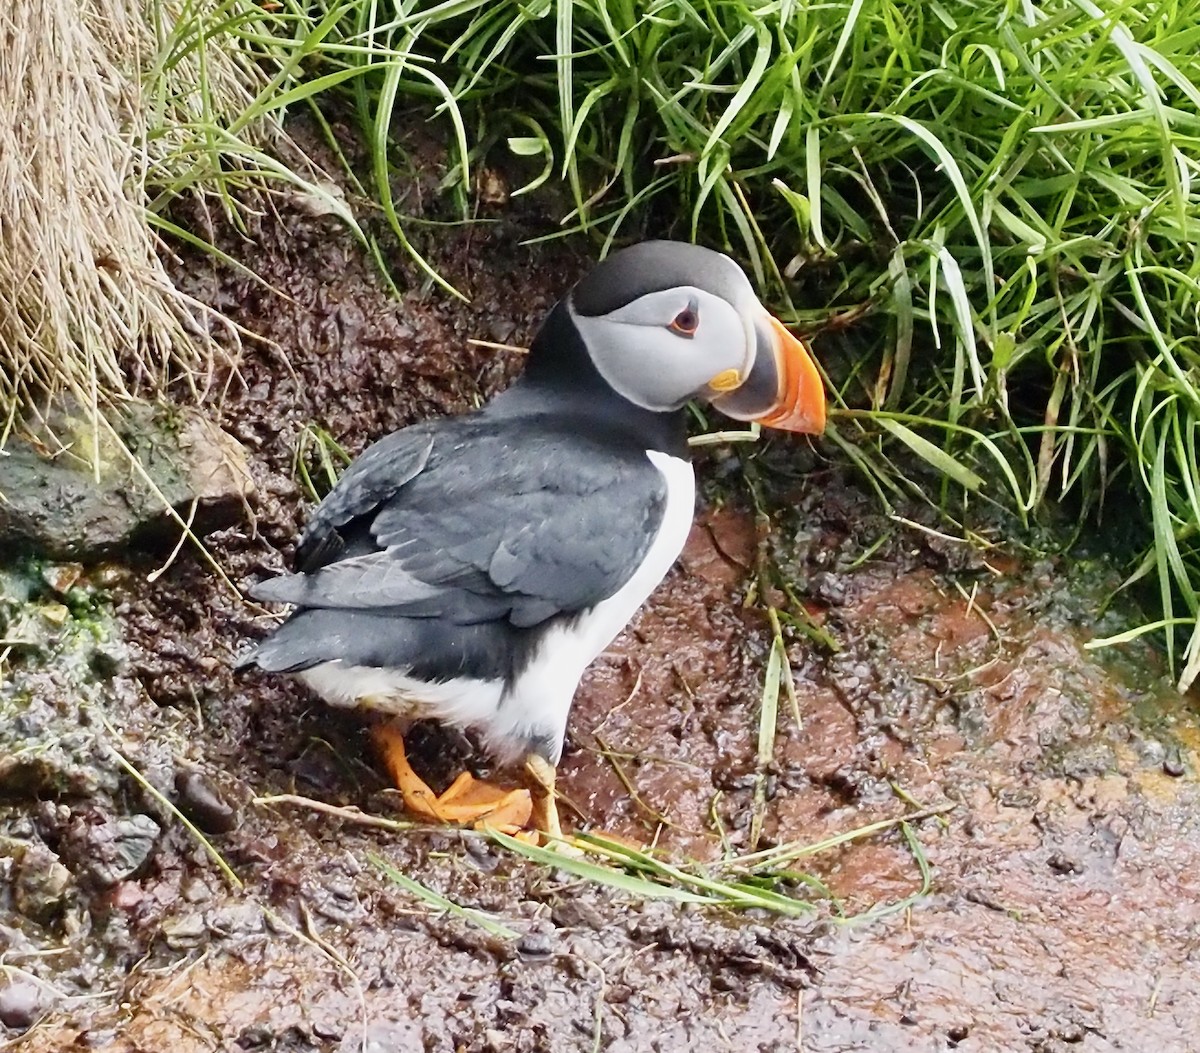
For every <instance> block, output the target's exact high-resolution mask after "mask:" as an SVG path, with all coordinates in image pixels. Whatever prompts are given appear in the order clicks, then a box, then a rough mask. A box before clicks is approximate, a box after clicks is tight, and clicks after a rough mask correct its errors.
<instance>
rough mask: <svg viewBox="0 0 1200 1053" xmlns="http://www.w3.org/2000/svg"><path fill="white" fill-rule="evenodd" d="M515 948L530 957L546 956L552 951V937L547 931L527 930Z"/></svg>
mask: <svg viewBox="0 0 1200 1053" xmlns="http://www.w3.org/2000/svg"><path fill="white" fill-rule="evenodd" d="M517 950H518V951H519V952H520V953H521V954H523V955H526V956H527V957H530V958H548V957H550V955H551V953H553V951H554V938H553V937H552V936H551V935H550V934H549V933H548V932H527V933H526V934H525V935H524V936H522V937H521V940H520V942H519V943H518V944H517Z"/></svg>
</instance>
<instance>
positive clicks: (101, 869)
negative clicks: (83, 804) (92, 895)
mask: <svg viewBox="0 0 1200 1053" xmlns="http://www.w3.org/2000/svg"><path fill="white" fill-rule="evenodd" d="M161 832H162V831H161V830H160V829H159V825H158V823H156V822H155V821H154V820H153V819H151V818H150V816H148V815H132V816H129V817H128V818H127V819H108V820H105V821H104V822H101V823H97V824H95V825H94V826H88V827H87V828H86V831H85V833H84V840H85V842H86V849H87V851H86V862H85V864H84V865H85V868H86V872H87V875H88V877H90V878H91V880H92V881H93V882H94V883H95V884H96V885H97V886H99V887H100V888H110V887H111V886H113V885H115V884H116V883H117V882H118V881H124V880H126V879H127V878H130V877H133V875H134V874H135V873H137V871H138V870H140V869H141V867H142V864H143V863H145V862H146V860H147V859H149V858H150V854H151V853H152V852H153V851H154V845H155V842H157V840H158V835H159V834H160V833H161Z"/></svg>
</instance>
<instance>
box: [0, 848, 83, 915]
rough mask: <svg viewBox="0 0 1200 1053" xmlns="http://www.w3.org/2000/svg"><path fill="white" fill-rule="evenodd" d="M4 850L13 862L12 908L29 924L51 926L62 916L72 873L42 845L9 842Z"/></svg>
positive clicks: (68, 893)
mask: <svg viewBox="0 0 1200 1053" xmlns="http://www.w3.org/2000/svg"><path fill="white" fill-rule="evenodd" d="M5 847H6V850H7V851H10V852H12V854H13V856H14V858H15V860H16V868H15V873H14V874H13V882H12V890H13V904H14V905H15V906H16V908H17V910H18V912H19V913H20V914H22V915H23V916H24V917H26V918H28V919H29V920H30V921H35V922H37V923H38V924H39V925H49V924H51V923H52V922H54V921H55V919H56V918H58V917H59V916H60V915H61V914H62V912H63V910H64V909H65V907H66V905H67V902H68V900H69V898H70V895H71V892H72V888H73V881H72V878H71V872H70V871H69V870H68V869H67V868H66V867H65V866H63V865H62V863H61V862H60V861H59V858H58V856H56V855H55V854H54V853H53V852H51V851H50V849H48V848H47V847H46V846H45V845H41V844H37V843H29V844H25V845H18V844H17V843H15V842H10V843H9V844H8V845H6V846H5Z"/></svg>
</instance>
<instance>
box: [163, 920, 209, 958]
mask: <svg viewBox="0 0 1200 1053" xmlns="http://www.w3.org/2000/svg"><path fill="white" fill-rule="evenodd" d="M162 934H163V939H164V940H166V941H167V946H168V947H170V948H171V950H173V951H186V950H190V949H191V948H192V947H196V946H198V945H199V944H200V943H201V941H203V940H204V938H205V937H206V936H207V935H208V926H207V925H206V924H205V921H204V918H203V916H202V915H200V914H179V915H175V916H174V917H170V918H166V919H165V920H164V921H163V923H162Z"/></svg>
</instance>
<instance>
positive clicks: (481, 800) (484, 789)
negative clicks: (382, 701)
mask: <svg viewBox="0 0 1200 1053" xmlns="http://www.w3.org/2000/svg"><path fill="white" fill-rule="evenodd" d="M371 737H372V739H374V742H375V747H376V748H377V749H378V750H379V753H380V755H381V756H382V757H383V763H384V764H385V765H386V766H387V769H388V773H389V774H390V775H391V777H392V781H393V782H395V784H396V788H397V789H398V790H399V791H400V796H401V797H402V798H403V799H404V806H405V807H406V808H407V809H408V810H409V811H410V812H412V813H413V814H414V815H419V816H420V817H421V818H422V819H428V820H430V821H431V822H435V823H449V824H454V825H464V824H468V823H469V824H472V825H474V826H475V828H476V829H482V828H483V827H485V826H490V827H494V828H495V829H497V830H502V831H503V832H504V833H506V834H512V835H514V836H519V835H520V833H521V832H522V831H524V830H525V828H526V827H527V826H528V825H529V820H530V818H531V817H532V815H533V798H532V796H531V795H530V793H529V791H528V790H527V789H515V790H506V789H505V788H504V787H502V786H496V785H495V784H494V783H490V782H483V781H481V780H479V779H476V778H475V777H474V776H473V775H472V774H471V773H470V772H463V773H462V774H461V775H459V777H458V778H457V779H455V780H454V782H452V783H451V784H450V787H449V789H447V790H446V792H445V793H443V794H440V795H439V794H436V793H434V792H433V790H431V789H430V788H429V784H428V783H426V782H425V780H424V779H422V778H421V777H420V776H419V775H418V774H417V773H416V772H415V771H413V770H412V766H411V765H410V764H409V763H408V756H407V754H406V753H405V751H404V736H403V735H402V734H401V733H400V731H399V730H398V729H397V728H396V727H395V725H393V724H381V725H379V726H378V727H375V728H373V729H372V731H371Z"/></svg>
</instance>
